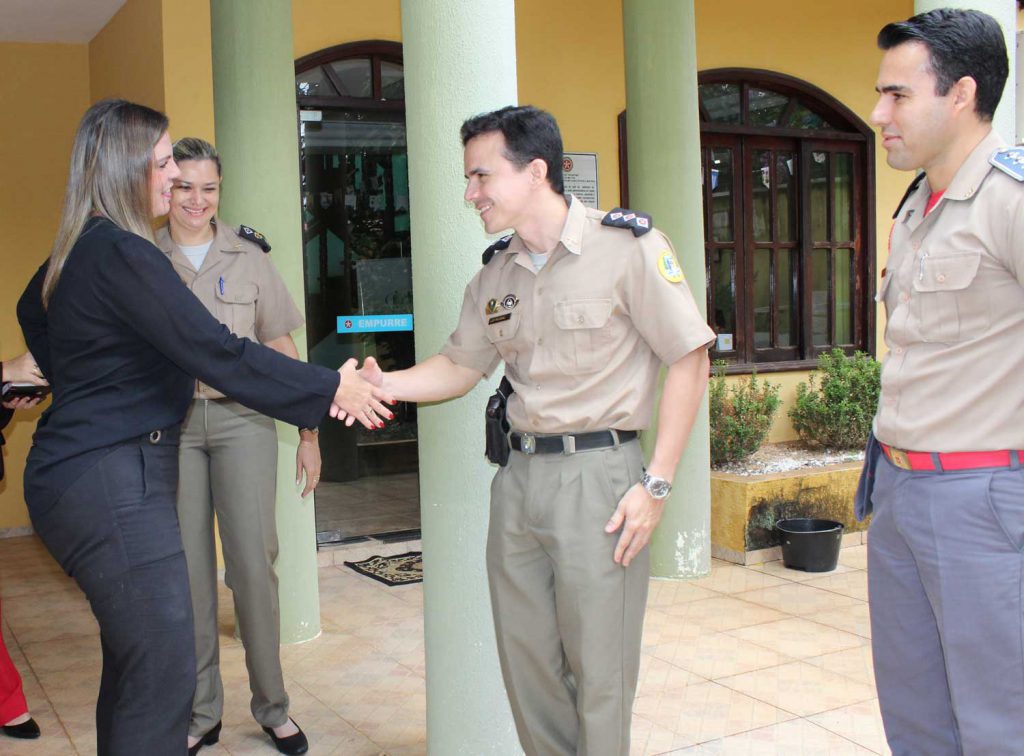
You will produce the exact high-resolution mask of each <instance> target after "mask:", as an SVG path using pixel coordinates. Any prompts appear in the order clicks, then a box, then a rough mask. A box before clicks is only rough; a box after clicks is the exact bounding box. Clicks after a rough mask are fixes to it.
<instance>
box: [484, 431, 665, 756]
mask: <svg viewBox="0 0 1024 756" xmlns="http://www.w3.org/2000/svg"><path fill="white" fill-rule="evenodd" d="M642 474H643V457H642V454H641V451H640V444H639V442H638V441H635V440H634V441H629V442H627V443H625V444H623V445H622V446H620V447H618V448H616V449H601V450H596V451H587V452H580V453H577V454H573V455H563V454H537V455H526V454H523V453H521V452H517V451H513V452H512V453H511V457H510V459H509V464H508V466H507V467H503V468H501V469H500V470H499V471H498V474H497V475H496V476H495V478H494V482H493V483H492V485H491V519H490V530H489V533H488V539H487V570H488V578H489V583H490V588H491V604H492V608H493V611H494V625H495V628H496V630H497V640H498V656H499V659H500V661H501V670H502V674H503V675H504V678H505V688H506V690H507V691H508V696H509V701H510V703H511V705H512V713H513V716H514V717H515V722H516V728H517V730H518V733H519V740H520V743H521V744H522V746H523V749H524V750H525V751H526V753H527V754H528V756H570V755H572V756H575V755H576V754H580V755H581V756H626V755H627V754H628V753H629V732H630V730H629V728H630V719H631V716H632V708H633V697H634V695H635V693H636V685H637V677H638V675H639V669H640V635H641V631H642V629H643V619H644V607H645V605H646V603H647V583H648V578H649V574H650V567H649V553H648V550H647V549H644V550H643V551H642V552H641V554H640V555H639V556H637V558H636V559H635V560H633V562H632V563H631V564H630V566H629V567H627V568H623V567H621V566H620V565H617V564H615V562H614V561H612V554H613V552H614V550H615V544H616V542H617V541H618V538H619V533H614V534H612V535H608V534H606V533H605V532H604V527H605V525H606V524H607V522H608V518H609V517H610V516H611V514H612V512H614V511H615V507H616V505H617V504H618V502H619V499H620V498H621V497H622V495H623V494H625V493H626V491H627V490H628V489H629V488H630V486H632V485H633V484H634V483H636V482H637V481H639V480H640V476H641V475H642Z"/></svg>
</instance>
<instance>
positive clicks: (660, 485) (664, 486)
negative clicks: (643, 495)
mask: <svg viewBox="0 0 1024 756" xmlns="http://www.w3.org/2000/svg"><path fill="white" fill-rule="evenodd" d="M640 483H641V485H643V487H644V488H645V489H646V490H647V493H649V494H650V495H651V496H653V497H654V498H655V499H664V498H665V497H666V496H668V494H669V492H670V491H671V490H672V484H671V483H669V482H668V481H667V480H662V479H661V478H655V477H652V476H650V475H646V474H645V475H644V477H643V480H641V481H640Z"/></svg>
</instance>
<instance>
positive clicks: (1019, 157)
mask: <svg viewBox="0 0 1024 756" xmlns="http://www.w3.org/2000/svg"><path fill="white" fill-rule="evenodd" d="M988 162H990V163H991V164H992V165H994V166H995V167H996V168H998V169H999V170H1001V171H1002V172H1003V173H1005V174H1006V175H1007V176H1011V177H1012V178H1014V179H1015V180H1017V181H1024V147H1007V148H1006V149H1003V150H997V151H996V152H994V153H992V157H990V158H989V159H988Z"/></svg>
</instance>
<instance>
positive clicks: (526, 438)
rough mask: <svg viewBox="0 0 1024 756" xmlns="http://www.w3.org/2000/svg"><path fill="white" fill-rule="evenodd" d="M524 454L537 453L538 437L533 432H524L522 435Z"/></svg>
mask: <svg viewBox="0 0 1024 756" xmlns="http://www.w3.org/2000/svg"><path fill="white" fill-rule="evenodd" d="M521 438H522V447H523V454H536V453H537V439H536V437H535V436H534V435H533V434H532V433H524V434H523V435H522V436H521Z"/></svg>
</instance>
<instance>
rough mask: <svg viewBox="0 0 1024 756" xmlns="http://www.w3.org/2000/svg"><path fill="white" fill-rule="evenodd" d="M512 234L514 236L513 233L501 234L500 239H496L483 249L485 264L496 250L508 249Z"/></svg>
mask: <svg viewBox="0 0 1024 756" xmlns="http://www.w3.org/2000/svg"><path fill="white" fill-rule="evenodd" d="M513 236H515V234H509V235H508V236H503V237H501V238H500V239H498V241H496V242H494V244H492V245H491V246H489V247H488V248H487V249H485V250H484V256H483V264H484V265H486V264H487V263H489V262H490V261H491V258H493V257H494V255H496V254H497V253H498V252H501V251H502V250H505V249H508V245H509V244H511V243H512V237H513Z"/></svg>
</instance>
